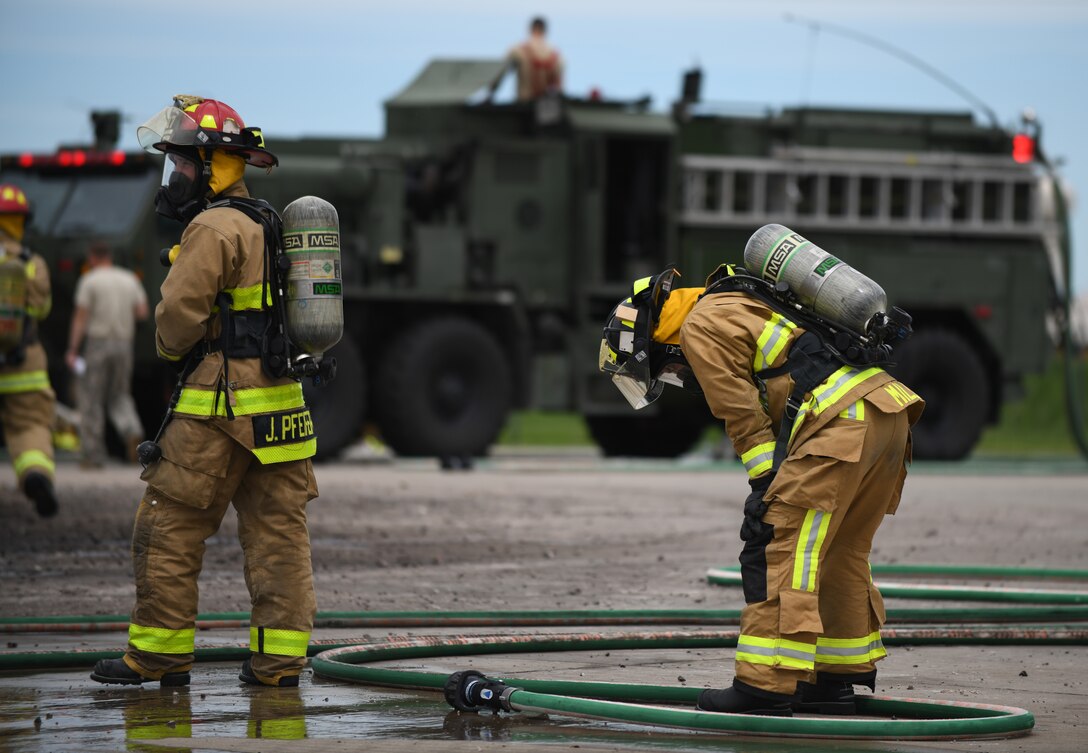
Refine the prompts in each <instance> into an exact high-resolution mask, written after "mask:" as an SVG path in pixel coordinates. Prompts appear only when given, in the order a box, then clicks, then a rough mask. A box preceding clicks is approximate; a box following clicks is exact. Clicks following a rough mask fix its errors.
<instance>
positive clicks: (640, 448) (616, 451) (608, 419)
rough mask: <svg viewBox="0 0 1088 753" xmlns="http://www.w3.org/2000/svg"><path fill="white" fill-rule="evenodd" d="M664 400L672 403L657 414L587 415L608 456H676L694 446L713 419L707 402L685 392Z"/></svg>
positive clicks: (665, 397) (602, 449) (597, 439)
mask: <svg viewBox="0 0 1088 753" xmlns="http://www.w3.org/2000/svg"><path fill="white" fill-rule="evenodd" d="M670 398H671V399H670ZM660 399H661V400H662V401H666V402H668V403H669V405H663V406H662V410H661V412H660V413H658V414H657V415H654V416H642V415H637V414H636V415H627V416H624V415H620V416H586V426H587V427H588V428H589V433H590V436H592V437H593V439H594V441H595V442H596V443H597V446H599V447H600V448H601V452H603V453H604V454H605V455H606V456H607V457H641V458H675V457H679V456H680V455H683V454H684V453H685V452H687V451H688V450H690V449H691V448H693V447H694V446H695V443H696V442H698V441H699V439H700V438H701V437H702V436H703V433H704V432H705V431H706V427H707V426H708V425H709V424H710V422H711V420H712V416H711V415H710V412H709V410H708V409H707V408H706V404H705V403H703V401H702V399H701V398H699V399H695V398H692V397H691V396H689V395H685V394H679V395H669V396H664V395H663V396H662V397H661V398H660Z"/></svg>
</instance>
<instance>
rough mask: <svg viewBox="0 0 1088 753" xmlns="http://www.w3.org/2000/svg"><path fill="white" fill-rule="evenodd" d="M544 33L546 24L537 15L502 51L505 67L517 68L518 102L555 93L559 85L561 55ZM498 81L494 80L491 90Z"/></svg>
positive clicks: (561, 74) (560, 88)
mask: <svg viewBox="0 0 1088 753" xmlns="http://www.w3.org/2000/svg"><path fill="white" fill-rule="evenodd" d="M547 37H548V24H547V22H546V21H545V20H544V19H543V18H541V17H539V16H538V17H536V18H534V19H533V20H532V21H531V22H530V23H529V37H528V38H527V39H526V40H525V41H524V42H522V43H521V44H518V45H515V46H513V47H511V48H510V51H509V52H508V53H506V62H507V64H508V66H507V67H513V68H515V69H516V70H517V72H518V101H520V102H527V101H529V100H533V99H537V98H539V97H542V96H544V95H545V94H551V93H558V92H560V91H562V89H563V66H564V64H563V57H562V55H560V54H559V50H557V49H555V47H553V46H552V45H551V44H549V42H548V39H547ZM504 73H505V70H504ZM500 79H501V75H500ZM498 83H499V82H498V80H496V81H495V84H493V85H492V91H494V89H495V88H496V87H497V86H498Z"/></svg>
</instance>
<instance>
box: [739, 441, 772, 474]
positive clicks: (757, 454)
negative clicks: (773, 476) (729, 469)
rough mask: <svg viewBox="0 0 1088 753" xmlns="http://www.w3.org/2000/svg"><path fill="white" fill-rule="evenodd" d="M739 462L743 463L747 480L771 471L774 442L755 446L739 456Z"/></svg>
mask: <svg viewBox="0 0 1088 753" xmlns="http://www.w3.org/2000/svg"><path fill="white" fill-rule="evenodd" d="M740 462H742V463H744V467H745V468H746V469H747V471H748V476H749V478H755V477H756V476H758V475H760V474H761V473H766V472H767V471H769V470H771V464H772V463H773V462H774V442H764V443H763V444H757V445H756V446H755V447H753V448H752V449H750V450H748V452H745V453H742V454H741V456H740Z"/></svg>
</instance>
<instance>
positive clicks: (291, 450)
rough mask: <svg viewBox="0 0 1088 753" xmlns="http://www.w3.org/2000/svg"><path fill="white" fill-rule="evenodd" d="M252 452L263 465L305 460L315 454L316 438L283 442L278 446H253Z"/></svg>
mask: <svg viewBox="0 0 1088 753" xmlns="http://www.w3.org/2000/svg"><path fill="white" fill-rule="evenodd" d="M253 454H254V455H256V456H257V459H258V460H260V461H261V463H262V464H263V465H272V464H273V463H286V462H288V461H291V460H305V459H306V458H312V457H313V456H314V455H316V454H317V438H316V437H315V438H312V439H308V440H306V441H305V442H298V443H296V444H284V445H279V446H278V447H254V448H253Z"/></svg>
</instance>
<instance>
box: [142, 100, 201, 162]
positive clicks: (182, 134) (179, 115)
mask: <svg viewBox="0 0 1088 753" xmlns="http://www.w3.org/2000/svg"><path fill="white" fill-rule="evenodd" d="M199 132H200V131H199V129H197V126H196V121H194V120H193V119H192V118H190V117H189V116H188V115H186V114H185V113H184V112H183V111H182V110H181V109H180V108H177V107H173V106H171V107H164V108H163V109H162V110H160V111H159V112H158V113H156V114H155V115H154V116H153V117H152V118H150V119H149V120H148V121H147V122H146V123H144V124H143V125H142V126H140V127H139V128H137V129H136V139H137V140H138V141H139V142H140V146H141V147H142V148H143V150H144V151H145V152H152V153H154V152H161V151H165V150H164V149H163V147H164V146H165V145H167V144H172V145H174V146H201V144H198V142H197V134H198V133H199Z"/></svg>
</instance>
